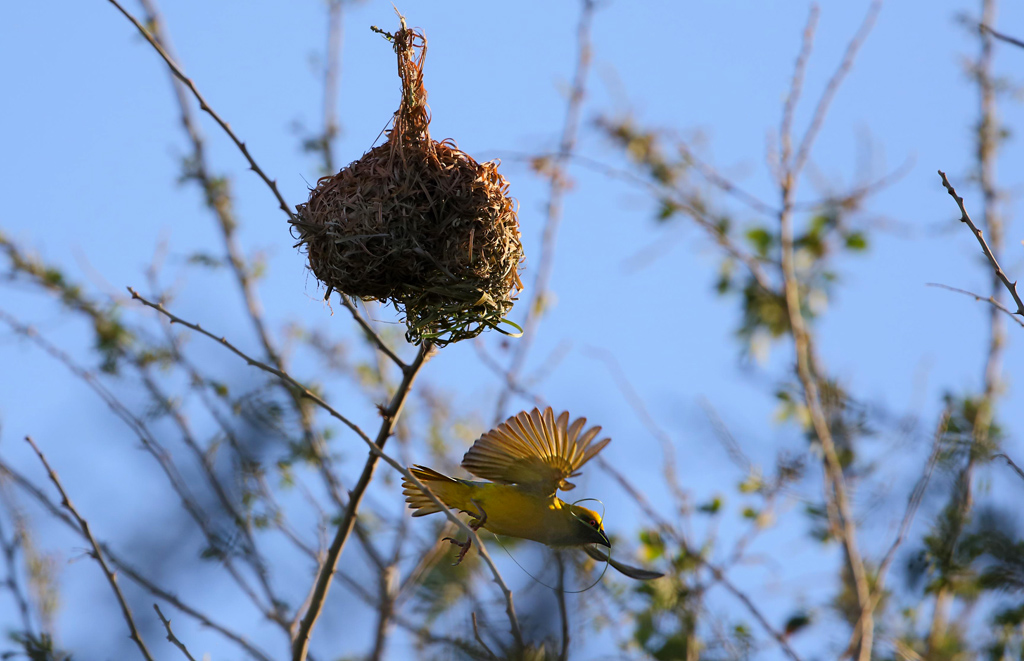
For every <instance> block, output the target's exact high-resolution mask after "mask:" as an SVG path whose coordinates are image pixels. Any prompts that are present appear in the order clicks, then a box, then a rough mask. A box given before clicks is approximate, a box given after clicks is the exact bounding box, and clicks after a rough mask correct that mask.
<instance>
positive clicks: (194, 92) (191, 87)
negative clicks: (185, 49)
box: [107, 0, 296, 220]
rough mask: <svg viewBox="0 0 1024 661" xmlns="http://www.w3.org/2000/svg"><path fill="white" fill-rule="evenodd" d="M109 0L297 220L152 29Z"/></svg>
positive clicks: (281, 204) (115, 2)
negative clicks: (153, 33) (148, 28)
mask: <svg viewBox="0 0 1024 661" xmlns="http://www.w3.org/2000/svg"><path fill="white" fill-rule="evenodd" d="M107 1H108V2H109V3H110V4H112V5H114V7H116V8H117V10H118V11H119V12H121V13H122V14H124V17H125V18H127V19H128V20H129V21H131V23H132V25H134V26H135V29H136V30H138V31H139V34H141V35H142V36H143V38H145V40H146V41H148V42H149V44H150V45H151V46H152V47H153V48H154V49H155V50H156V52H157V53H159V54H160V57H162V58H163V60H164V62H166V63H167V66H168V67H170V68H171V72H173V73H174V75H175V76H176V77H177V78H178V80H180V81H181V82H182V83H184V84H185V86H186V87H188V89H189V91H190V92H192V96H194V97H196V100H197V101H199V107H200V108H201V109H203V110H205V111H206V113H207V114H209V115H210V117H213V119H214V121H216V122H217V124H218V125H219V126H220V127H221V128H222V129H224V132H225V133H227V134H228V137H229V138H231V140H232V142H234V143H235V146H237V147H238V149H239V150H240V151H241V152H242V155H243V156H245V160H247V161H248V162H249V169H250V170H252V171H253V172H255V173H256V174H257V175H259V177H260V179H262V180H263V182H264V183H265V184H266V185H267V186H268V187H269V188H270V190H271V192H272V193H273V194H274V197H276V198H277V202H278V204H279V205H280V206H281V210H282V211H284V212H285V213H286V214H287V215H288V218H289V219H290V220H295V219H296V217H295V214H294V213H293V212H292V211H291V208H290V207H289V206H288V203H287V202H285V201H284V198H283V197H282V196H281V193H280V191H278V190H277V182H276V181H275V180H273V179H271V178H270V177H268V176H267V175H266V173H265V172H263V169H262V168H260V166H259V164H258V163H256V161H255V160H254V159H253V157H252V155H251V154H249V149H248V148H247V147H246V146H245V143H244V142H242V141H241V140H239V139H238V136H237V135H235V132H234V131H232V130H231V126H230V125H229V124H228V123H227V122H225V121H224V120H223V119H221V117H220V115H218V114H217V112H216V111H215V110H214V109H213V108H211V107H210V106H209V105H208V104H207V103H206V99H204V98H203V95H202V94H200V93H199V90H198V89H197V88H196V86H195V83H193V82H192V80H191V79H190V78H189V77H188V76H186V75H185V73H184V72H183V71H182V70H181V68H180V67H179V66H178V65H177V63H175V61H174V59H173V58H172V57H171V56H170V55H169V54H168V53H167V51H166V50H164V48H163V46H161V45H160V42H159V41H157V39H156V38H155V37H153V35H152V34H151V33H150V31H149V30H147V29H146V28H145V27H144V26H143V25H142V23H140V22H139V21H138V19H137V18H135V17H134V16H132V14H131V13H130V12H129V11H128V10H127V9H125V8H124V7H122V6H121V4H120V3H119V2H118V1H117V0H107Z"/></svg>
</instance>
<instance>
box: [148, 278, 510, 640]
mask: <svg viewBox="0 0 1024 661" xmlns="http://www.w3.org/2000/svg"><path fill="white" fill-rule="evenodd" d="M128 291H129V292H130V293H131V294H132V298H133V299H136V300H138V301H140V302H141V303H142V304H143V305H146V306H148V307H150V308H153V309H154V310H156V311H157V312H159V313H160V314H162V315H164V316H165V317H167V318H168V319H170V320H171V322H172V323H176V324H181V325H182V326H185V327H186V328H191V329H192V330H194V331H196V332H198V333H200V334H202V335H205V336H206V337H208V338H210V339H212V340H213V341H215V342H217V343H219V344H221V345H222V346H224V347H225V348H227V349H228V350H229V351H231V352H232V353H234V354H235V355H236V356H238V357H239V358H241V359H242V360H244V361H245V362H246V363H248V364H249V365H252V366H253V367H257V368H259V369H261V370H263V371H265V372H268V373H270V374H273V375H274V376H276V377H278V378H280V379H282V380H284V381H285V382H287V383H289V384H291V385H292V386H294V387H295V388H297V389H298V390H299V392H301V393H302V395H303V396H304V397H307V398H308V399H309V400H310V401H312V402H313V403H314V404H316V405H317V406H319V407H320V408H322V409H323V410H324V411H326V412H327V413H328V414H330V415H331V417H333V418H335V419H336V420H339V421H340V422H342V423H343V424H345V425H346V426H348V427H349V428H350V429H352V430H353V431H354V432H356V436H357V437H358V438H359V439H360V440H362V441H363V443H365V444H366V445H367V447H368V448H369V450H370V453H371V454H373V455H375V456H377V457H378V458H380V459H383V460H384V462H385V463H387V464H388V465H389V466H391V467H392V468H394V469H395V470H396V471H398V472H399V473H400V474H401V475H402V477H404V478H406V479H407V480H408V481H409V482H411V483H412V484H413V485H415V486H416V487H417V488H419V489H421V490H422V491H423V493H424V494H426V495H427V497H428V498H429V499H430V500H431V502H432V503H434V504H435V505H437V506H438V507H439V508H441V511H442V512H444V514H445V516H446V517H447V518H448V520H449V521H451V522H452V523H454V524H455V525H456V526H458V528H459V529H460V530H462V531H463V532H465V533H466V534H468V535H469V536H470V537H471V538H472V539H473V542H474V544H475V546H476V548H477V549H478V551H479V553H480V557H481V558H483V560H484V562H485V563H486V564H487V566H488V568H489V569H490V570H491V574H492V576H493V577H494V582H495V583H497V585H498V588H499V589H500V590H501V592H502V594H503V595H504V597H505V611H506V613H507V615H508V618H509V624H510V625H511V629H512V635H513V638H514V639H515V641H516V644H517V645H518V646H519V647H520V648H522V646H523V638H522V630H521V628H520V626H519V618H518V617H517V616H516V611H515V605H514V601H513V598H512V591H511V590H509V588H508V585H507V584H506V583H505V580H504V579H503V578H502V577H501V574H500V573H499V572H498V568H497V566H496V565H495V564H494V561H493V560H491V556H490V554H489V553H488V552H487V547H485V546H484V545H483V542H482V541H481V540H480V537H479V536H478V535H477V533H476V531H475V530H473V529H472V528H470V527H469V526H468V525H467V524H466V523H465V522H464V521H462V519H460V518H458V517H457V516H455V514H454V513H452V511H451V510H450V509H448V506H447V505H445V504H444V503H442V502H441V500H440V499H439V498H438V497H437V496H435V495H434V493H433V492H432V491H431V490H430V488H429V487H427V486H426V485H424V484H423V483H422V482H420V480H419V479H418V478H417V477H416V476H415V475H413V474H412V473H410V472H409V471H407V470H406V469H405V467H404V466H402V465H401V464H400V463H398V462H397V461H395V460H394V459H392V458H391V457H390V456H388V455H387V454H385V453H384V451H383V450H381V449H380V447H378V446H377V444H376V443H374V442H373V441H372V440H370V437H369V436H367V435H366V433H365V432H364V431H363V430H362V429H360V428H359V426H357V425H356V424H355V423H353V422H351V421H350V420H349V419H348V418H346V417H345V416H343V415H342V414H341V413H339V412H338V411H336V410H335V409H334V407H332V406H331V405H330V404H328V403H327V402H325V401H324V400H323V399H321V398H320V397H319V396H317V395H316V394H314V393H313V392H311V391H310V390H308V389H307V388H306V387H305V386H303V385H302V384H300V383H299V382H298V381H296V380H295V379H294V378H292V376H291V375H289V374H287V373H285V372H282V371H281V370H278V369H275V368H273V367H271V366H269V365H267V364H265V363H261V362H260V361H258V360H256V359H255V358H251V357H250V356H248V355H247V354H245V353H244V352H242V351H241V350H240V349H238V348H236V347H235V346H234V345H233V344H231V343H230V342H228V341H227V340H226V339H225V338H223V337H217V336H216V335H214V334H213V333H210V332H209V331H207V330H205V329H203V328H202V327H200V326H199V325H198V324H193V323H190V322H188V321H185V320H184V319H182V318H181V317H178V316H177V315H174V314H172V313H171V312H169V311H167V310H166V309H164V307H163V306H162V305H160V304H159V303H153V302H151V301H148V300H146V299H145V298H143V297H142V296H140V295H139V294H138V292H136V291H135V290H134V289H132V288H130V287H129V288H128ZM424 359H425V356H424ZM410 383H411V380H410ZM396 394H397V393H396ZM392 403H394V400H392ZM385 424H388V420H387V418H385V420H384V422H383V423H382V427H381V428H382V429H383V426H384V425H385ZM306 642H307V644H306V648H307V650H308V639H307V641H306ZM301 658H303V659H304V658H305V654H303V655H302V657H301Z"/></svg>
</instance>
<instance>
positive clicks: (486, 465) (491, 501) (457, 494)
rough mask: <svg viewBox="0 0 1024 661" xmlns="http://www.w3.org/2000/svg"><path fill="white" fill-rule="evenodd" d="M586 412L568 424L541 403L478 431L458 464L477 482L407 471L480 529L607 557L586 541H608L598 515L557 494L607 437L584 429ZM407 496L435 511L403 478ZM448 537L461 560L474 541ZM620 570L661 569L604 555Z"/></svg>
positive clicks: (565, 416)
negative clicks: (476, 478)
mask: <svg viewBox="0 0 1024 661" xmlns="http://www.w3.org/2000/svg"><path fill="white" fill-rule="evenodd" d="M586 422H587V420H586V418H578V419H576V420H575V421H573V422H572V423H571V424H570V423H569V413H568V412H567V411H566V412H563V413H562V414H560V415H559V416H558V417H557V418H556V417H555V415H554V413H553V412H552V411H551V408H550V407H548V408H546V409H545V410H544V411H543V412H541V411H540V410H539V409H533V410H532V411H531V412H529V413H526V412H525V411H523V412H522V413H519V414H518V415H515V416H512V417H511V418H509V419H508V420H506V421H505V422H504V423H502V424H500V425H498V426H497V427H496V428H495V429H492V430H491V431H489V432H487V433H486V434H484V435H483V436H481V437H480V438H479V439H478V440H477V441H476V442H475V443H474V444H473V446H472V447H470V448H469V451H468V452H466V455H465V456H464V457H463V459H462V467H463V468H465V469H466V470H467V471H469V472H470V473H472V474H473V475H475V476H477V477H479V478H482V479H485V480H490V481H489V482H475V481H471V480H462V479H457V478H453V477H448V476H447V475H442V474H441V473H438V472H437V471H435V470H434V469H432V468H427V467H426V466H419V465H415V466H413V467H412V468H410V469H409V472H410V473H412V474H413V475H415V476H416V478H417V479H419V480H420V481H421V482H423V484H424V485H425V486H427V487H428V488H429V489H430V490H431V491H432V492H433V493H434V495H435V496H437V498H438V500H440V501H441V502H443V503H444V504H445V505H447V506H448V507H450V508H452V509H457V510H461V511H462V512H465V513H466V514H469V515H471V516H473V517H474V518H473V519H472V520H471V521H470V527H471V528H473V529H474V530H479V529H480V528H484V529H486V530H489V531H491V532H493V533H494V534H496V535H507V536H509V537H519V538H522V539H529V540H533V541H535V542H540V543H542V544H546V545H548V546H551V547H556V548H557V547H583V549H584V550H585V551H586V552H587V553H588V554H589V555H590V556H591V557H593V558H595V559H598V560H600V561H602V562H603V561H605V560H606V559H608V556H607V555H606V554H605V553H603V552H602V551H600V550H599V549H597V548H596V547H594V546H592V545H594V544H597V545H600V546H605V547H609V548H610V547H611V543H610V542H609V541H608V536H607V535H605V532H604V528H603V527H602V524H601V517H600V516H599V515H598V514H597V513H596V512H594V511H592V510H589V509H587V508H586V507H581V506H579V505H572V504H569V503H567V502H565V501H563V500H562V499H560V498H558V497H557V496H556V495H555V493H556V492H557V491H558V490H562V491H568V490H570V489H573V488H574V487H575V485H573V484H572V483H571V482H568V481H567V479H568V478H570V477H574V476H576V475H579V472H578V471H579V469H580V468H581V467H582V466H583V465H584V464H586V463H587V462H588V461H590V460H591V459H593V458H594V456H595V455H597V453H598V452H600V451H601V450H602V449H603V448H604V446H606V445H608V443H609V442H610V441H611V439H610V438H605V439H602V440H600V441H598V442H597V443H594V442H593V440H594V439H595V438H596V437H597V435H598V433H599V432H600V431H601V428H600V427H591V428H589V429H587V430H586V431H583V428H584V426H585V425H586ZM402 487H403V491H402V493H403V494H404V495H405V496H406V502H408V503H409V507H410V509H412V510H414V511H413V516H426V515H427V514H434V513H435V512H440V511H441V508H439V507H438V506H437V505H435V504H434V502H433V501H431V500H430V498H428V497H427V495H426V494H425V493H423V491H421V490H420V489H419V487H417V486H416V485H414V484H413V483H411V482H409V481H408V480H403V481H402ZM445 539H446V540H448V541H450V542H451V543H452V544H455V545H456V546H459V547H461V551H460V552H459V556H458V560H457V561H456V563H455V564H458V563H459V562H462V559H463V557H465V555H466V552H467V551H469V548H470V544H471V541H472V540H467V541H466V542H459V541H456V540H454V539H452V538H450V537H446V538H445ZM609 561H610V563H611V565H612V566H613V567H615V568H616V569H617V570H618V571H620V572H622V573H623V574H625V575H626V576H630V577H631V578H637V579H641V580H647V579H651V578H657V577H659V576H661V574H658V573H656V572H651V571H647V570H644V569H638V568H636V567H630V566H628V565H623V564H621V563H619V562H617V561H615V560H609Z"/></svg>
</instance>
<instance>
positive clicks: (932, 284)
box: [925, 282, 1024, 328]
mask: <svg viewBox="0 0 1024 661" xmlns="http://www.w3.org/2000/svg"><path fill="white" fill-rule="evenodd" d="M925 284H926V285H927V286H928V287H938V288H939V289H945V290H947V291H952V292H956V293H958V294H963V295H964V296H970V297H972V298H973V299H974V300H976V301H981V302H983V303H988V304H989V305H991V306H993V307H995V308H997V309H999V310H1001V311H1002V312H1003V313H1005V314H1008V315H1009V316H1010V319H1013V321H1014V323H1016V324H1017V325H1018V326H1020V327H1021V328H1024V320H1022V319H1020V318H1019V317H1018V315H1016V314H1015V313H1014V312H1013V310H1011V309H1010V308H1008V307H1006V306H1005V305H1003V304H1002V303H1000V302H999V301H997V300H996V299H994V298H992V297H991V296H989V297H987V298H986V297H985V296H981V295H980V294H975V293H974V292H972V291H967V290H966V289H958V288H956V287H950V286H949V285H943V284H940V283H938V282H928V283H925Z"/></svg>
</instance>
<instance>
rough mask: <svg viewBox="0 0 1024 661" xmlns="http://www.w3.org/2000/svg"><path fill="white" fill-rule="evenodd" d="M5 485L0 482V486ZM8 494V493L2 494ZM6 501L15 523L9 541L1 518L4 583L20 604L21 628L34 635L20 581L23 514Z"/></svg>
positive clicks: (0, 532) (0, 540)
mask: <svg viewBox="0 0 1024 661" xmlns="http://www.w3.org/2000/svg"><path fill="white" fill-rule="evenodd" d="M2 487H3V485H2V484H0V488H2ZM0 495H3V496H6V494H0ZM4 502H5V504H6V505H7V509H8V511H9V512H10V515H11V519H12V521H13V523H14V534H13V535H11V540H10V541H7V536H6V535H5V534H4V530H3V520H2V519H0V547H2V548H3V553H4V564H5V565H6V566H7V578H6V579H5V580H4V585H6V586H7V589H8V591H10V593H11V596H12V597H13V599H14V603H16V604H17V605H18V614H19V615H20V616H21V628H22V630H23V631H24V632H25V633H26V634H29V635H32V616H31V615H30V613H31V611H30V609H29V605H28V597H27V596H26V595H25V593H24V592H23V591H22V589H21V585H20V584H19V583H18V547H19V546H21V545H22V539H23V537H22V535H23V534H24V533H23V532H22V530H21V528H22V526H21V525H20V523H19V519H20V518H21V515H20V514H19V513H18V512H17V511H16V510H15V509H14V503H12V502H7V498H6V497H5V498H4Z"/></svg>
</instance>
